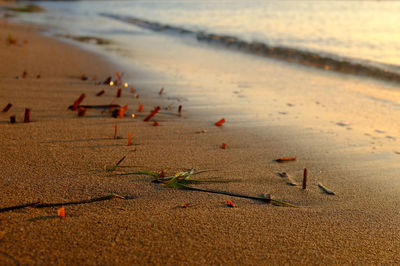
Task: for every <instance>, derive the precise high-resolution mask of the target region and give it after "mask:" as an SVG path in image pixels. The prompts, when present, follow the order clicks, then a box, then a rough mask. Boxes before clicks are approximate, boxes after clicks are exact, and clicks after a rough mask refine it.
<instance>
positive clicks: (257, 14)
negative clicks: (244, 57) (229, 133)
mask: <svg viewBox="0 0 400 266" xmlns="http://www.w3.org/2000/svg"><path fill="white" fill-rule="evenodd" d="M39 4H40V5H41V6H43V7H45V8H46V9H47V10H49V12H47V13H46V14H43V15H42V16H36V18H35V20H37V22H39V23H46V24H48V25H50V26H52V27H54V28H57V30H59V31H60V32H61V33H65V32H68V33H69V34H72V35H83V36H84V35H90V36H92V35H97V36H99V35H100V36H105V37H108V36H110V35H111V36H112V35H113V34H115V33H119V34H120V33H124V34H126V35H130V34H137V33H138V31H139V29H138V27H140V28H142V29H144V30H154V31H158V32H160V33H162V34H176V35H177V36H175V37H176V38H179V37H182V36H184V35H191V36H192V37H193V38H196V39H197V40H199V41H201V40H203V41H204V40H205V41H209V40H210V39H211V40H214V41H221V42H225V43H226V41H228V42H230V43H228V45H229V46H230V47H231V48H233V46H234V47H239V48H242V49H244V50H246V49H247V50H251V51H254V52H258V53H259V54H263V55H266V56H270V57H274V58H278V59H283V60H286V61H296V62H300V63H304V64H310V65H314V66H316V67H322V68H325V69H335V70H339V71H342V72H351V73H355V74H367V75H369V76H376V77H378V78H385V75H386V78H385V79H396V80H397V79H398V80H400V33H399V28H400V16H399V15H398V14H400V2H398V1H365V0H360V1H357V0H355V1H329V0H326V1H315V0H300V1H277V0H270V1H265V0H251V1H239V0H222V1H193V0H161V1H152V0H145V1H140V0H139V1H76V2H58V1H57V2H39ZM117 21H120V22H123V23H116V22H117ZM123 24H126V25H123ZM128 24H131V25H132V24H133V25H135V26H136V27H132V26H131V25H128ZM190 33H192V34H190ZM180 35H182V36H180ZM213 37H214V38H213ZM220 37H231V39H225V40H221V39H220ZM240 42H241V43H240ZM254 43H255V44H258V47H257V46H256V45H253V47H252V46H251V44H254ZM249 45H250V46H249ZM371 69H372V70H371ZM381 70H382V71H381ZM376 72H378V73H376ZM388 73H389V74H388ZM392 73H395V74H392Z"/></svg>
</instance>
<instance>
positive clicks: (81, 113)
mask: <svg viewBox="0 0 400 266" xmlns="http://www.w3.org/2000/svg"><path fill="white" fill-rule="evenodd" d="M85 114H86V108H85V107H80V108H79V110H78V116H85Z"/></svg>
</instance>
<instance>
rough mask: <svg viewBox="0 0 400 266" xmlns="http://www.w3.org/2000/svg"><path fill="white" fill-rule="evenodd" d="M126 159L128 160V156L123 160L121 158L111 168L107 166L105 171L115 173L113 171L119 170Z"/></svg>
mask: <svg viewBox="0 0 400 266" xmlns="http://www.w3.org/2000/svg"><path fill="white" fill-rule="evenodd" d="M125 158H126V155H125V156H124V157H122V158H121V159H120V160H119V161H118V162H117V163H116V164H115V165H114V166H113V167H111V168H107V165H104V167H103V169H104V171H107V172H113V171H115V170H117V168H118V167H119V165H120V164H121V163H122V162H123V161H124V160H125Z"/></svg>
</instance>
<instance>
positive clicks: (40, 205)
mask: <svg viewBox="0 0 400 266" xmlns="http://www.w3.org/2000/svg"><path fill="white" fill-rule="evenodd" d="M115 198H118V199H125V197H123V196H120V195H117V194H110V195H107V196H103V197H98V198H92V199H88V200H80V201H68V202H59V203H41V204H37V205H35V206H33V207H34V208H49V207H59V206H66V205H78V204H86V203H93V202H97V201H105V200H111V199H115Z"/></svg>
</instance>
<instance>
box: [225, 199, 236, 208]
mask: <svg viewBox="0 0 400 266" xmlns="http://www.w3.org/2000/svg"><path fill="white" fill-rule="evenodd" d="M226 205H227V206H228V207H231V208H234V207H235V204H233V203H232V201H230V200H228V201H227V202H226Z"/></svg>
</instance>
